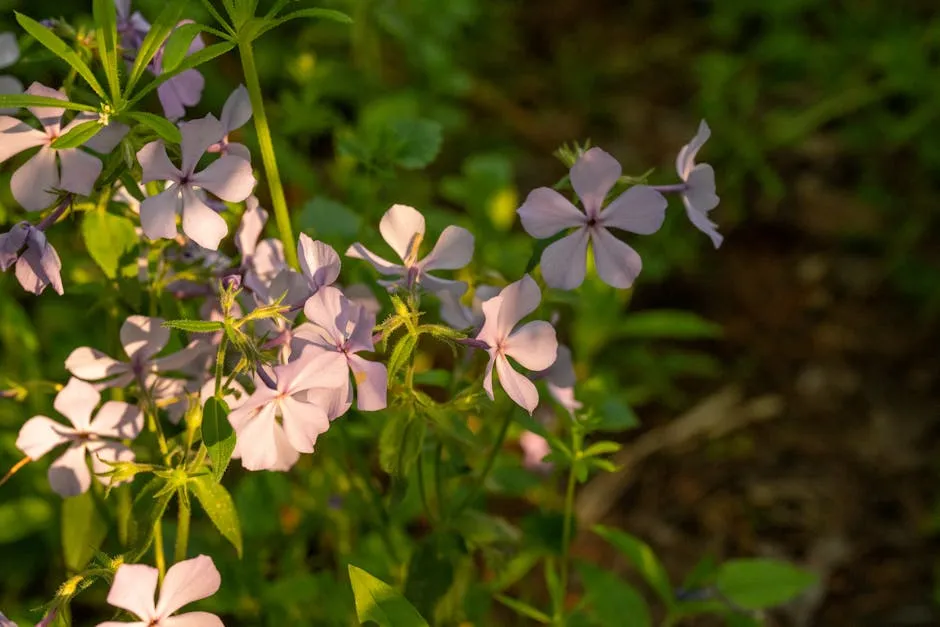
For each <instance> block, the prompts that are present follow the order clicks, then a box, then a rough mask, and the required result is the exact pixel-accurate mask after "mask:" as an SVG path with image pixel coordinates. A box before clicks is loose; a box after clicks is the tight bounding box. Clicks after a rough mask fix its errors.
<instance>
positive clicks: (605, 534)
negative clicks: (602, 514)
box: [594, 525, 676, 607]
mask: <svg viewBox="0 0 940 627" xmlns="http://www.w3.org/2000/svg"><path fill="white" fill-rule="evenodd" d="M594 533H596V534H597V535H599V536H600V537H602V538H604V539H605V540H607V542H609V543H610V544H612V545H613V546H614V548H616V549H617V550H618V551H620V552H621V553H623V554H624V555H625V556H626V557H627V559H629V560H630V562H632V563H633V565H634V567H636V569H637V570H638V571H640V574H641V575H642V576H643V578H644V579H645V580H646V582H647V583H648V584H649V585H650V586H651V587H652V588H653V590H655V591H656V594H658V595H659V597H660V598H661V599H662V600H663V602H665V603H666V605H667V606H669V607H672V606H674V605H675V602H676V601H675V595H674V594H673V591H672V584H671V583H670V582H669V574H668V573H667V572H666V569H665V568H664V567H663V565H662V563H661V562H660V561H659V558H657V557H656V554H655V553H653V549H651V548H650V547H649V545H648V544H646V543H645V542H643V541H642V540H639V539H638V538H635V537H634V536H632V535H630V534H628V533H625V532H623V531H620V530H618V529H610V528H608V527H604V526H602V525H597V526H595V527H594Z"/></svg>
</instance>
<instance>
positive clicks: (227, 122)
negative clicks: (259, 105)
mask: <svg viewBox="0 0 940 627" xmlns="http://www.w3.org/2000/svg"><path fill="white" fill-rule="evenodd" d="M250 119H251V99H250V98H249V97H248V90H247V89H245V86H244V85H239V86H238V87H236V88H235V91H233V92H232V93H231V95H230V96H229V97H228V99H227V100H226V101H225V105H223V106H222V116H221V118H220V119H219V121H220V122H221V123H222V127H223V128H224V129H225V132H226V133H231V132H232V131H234V130H235V129H237V128H241V127H242V126H244V125H245V124H246V123H247V122H248V120H250Z"/></svg>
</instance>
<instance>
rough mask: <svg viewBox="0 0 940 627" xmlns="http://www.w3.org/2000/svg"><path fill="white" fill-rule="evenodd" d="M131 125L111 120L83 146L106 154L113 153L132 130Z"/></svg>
mask: <svg viewBox="0 0 940 627" xmlns="http://www.w3.org/2000/svg"><path fill="white" fill-rule="evenodd" d="M130 130H131V129H130V127H129V126H127V125H126V124H121V123H120V122H115V121H114V120H111V121H110V122H108V125H107V126H105V127H104V128H103V129H101V130H100V131H98V134H97V135H95V136H94V137H92V138H91V139H89V140H88V141H86V142H85V143H84V144H82V145H83V146H85V147H87V148H91V149H92V150H94V151H95V152H100V153H101V154H104V155H109V154H111V151H113V150H114V149H115V148H117V145H118V144H120V143H121V140H122V139H124V137H125V136H126V135H127V134H128V133H129V132H130Z"/></svg>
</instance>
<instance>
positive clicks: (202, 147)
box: [168, 75, 244, 200]
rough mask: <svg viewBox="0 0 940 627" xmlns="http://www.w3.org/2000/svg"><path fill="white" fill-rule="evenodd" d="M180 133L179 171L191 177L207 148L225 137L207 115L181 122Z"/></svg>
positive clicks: (220, 125)
mask: <svg viewBox="0 0 940 627" xmlns="http://www.w3.org/2000/svg"><path fill="white" fill-rule="evenodd" d="M180 76H182V75H180ZM177 78H178V77H177ZM168 117H169V116H168ZM180 133H181V134H182V135H183V143H182V144H181V146H180V148H181V150H182V153H183V162H182V167H181V168H180V170H181V171H182V172H183V174H185V175H187V176H192V174H193V172H194V171H195V169H196V164H197V163H198V162H199V159H200V157H202V155H204V154H206V149H207V148H208V147H209V146H211V145H212V144H215V143H217V142H219V141H221V139H222V138H223V137H224V136H225V129H223V128H222V124H221V123H220V122H219V121H218V120H216V119H215V117H213V116H212V115H207V116H206V117H204V118H200V119H198V120H192V121H190V122H183V123H182V124H180ZM242 200H244V198H242Z"/></svg>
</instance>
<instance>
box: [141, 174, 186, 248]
mask: <svg viewBox="0 0 940 627" xmlns="http://www.w3.org/2000/svg"><path fill="white" fill-rule="evenodd" d="M182 208H183V200H182V197H181V195H180V188H179V186H177V185H171V186H170V187H168V188H167V189H165V190H163V191H162V192H160V193H159V194H157V195H156V196H148V197H147V198H144V202H142V203H140V226H141V227H142V228H143V231H144V235H146V236H147V237H148V238H149V239H161V238H162V239H173V238H174V237H176V233H177V231H176V214H178V213H179V212H180V211H181V210H182Z"/></svg>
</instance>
